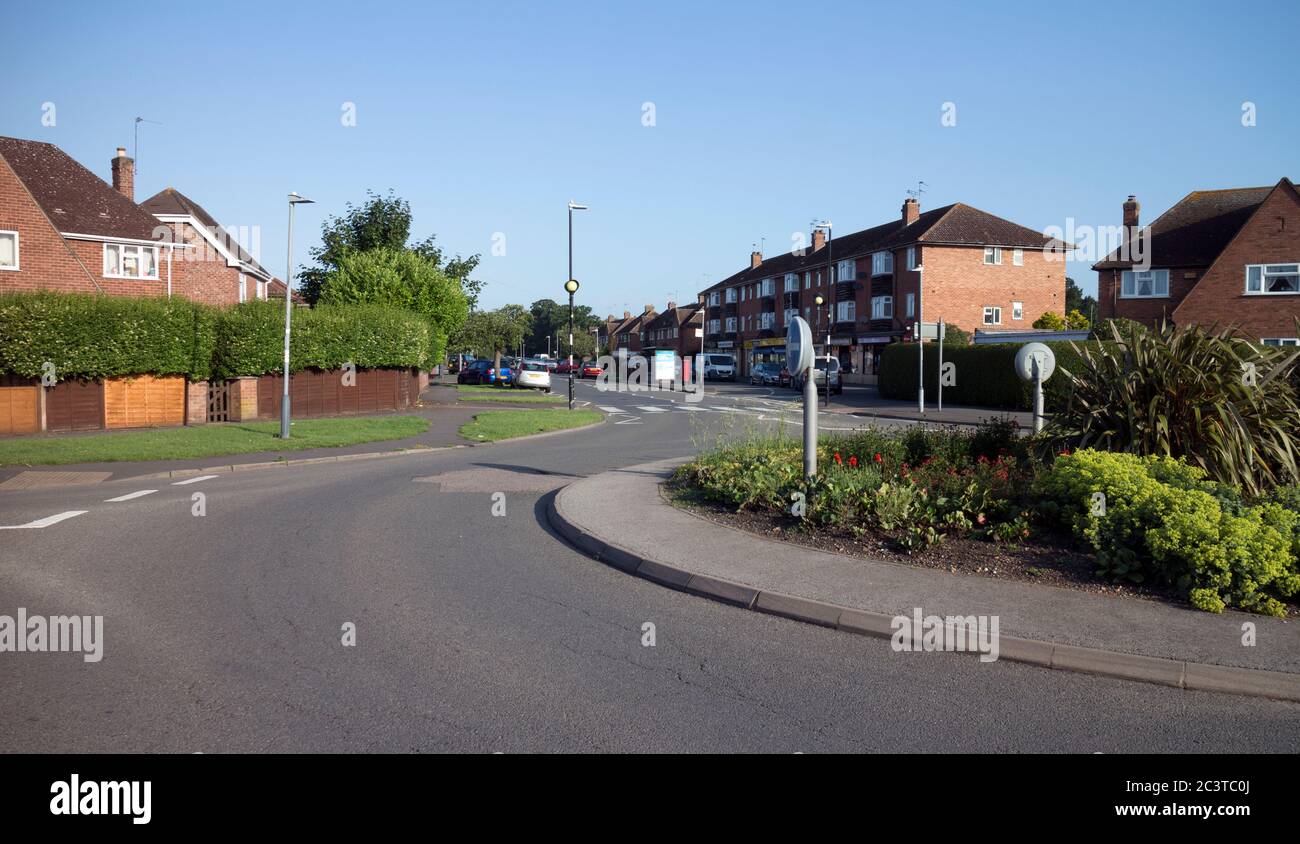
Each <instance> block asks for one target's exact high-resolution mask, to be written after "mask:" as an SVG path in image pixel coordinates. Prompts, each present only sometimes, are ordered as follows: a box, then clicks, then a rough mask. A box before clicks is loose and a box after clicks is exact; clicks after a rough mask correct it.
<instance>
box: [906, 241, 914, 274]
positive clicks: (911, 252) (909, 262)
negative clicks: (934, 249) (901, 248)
mask: <svg viewBox="0 0 1300 844" xmlns="http://www.w3.org/2000/svg"><path fill="white" fill-rule="evenodd" d="M907 268H908V269H909V270H914V269H916V247H915V246H909V247H907Z"/></svg>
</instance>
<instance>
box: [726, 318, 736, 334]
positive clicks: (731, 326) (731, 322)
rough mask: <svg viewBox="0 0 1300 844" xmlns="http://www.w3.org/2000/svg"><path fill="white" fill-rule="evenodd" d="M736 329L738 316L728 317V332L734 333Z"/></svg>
mask: <svg viewBox="0 0 1300 844" xmlns="http://www.w3.org/2000/svg"><path fill="white" fill-rule="evenodd" d="M735 330H736V318H735V317H734V316H729V317H727V333H732V332H734V331H735Z"/></svg>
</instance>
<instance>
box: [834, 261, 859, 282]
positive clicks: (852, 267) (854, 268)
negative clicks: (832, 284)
mask: <svg viewBox="0 0 1300 844" xmlns="http://www.w3.org/2000/svg"><path fill="white" fill-rule="evenodd" d="M857 277H858V262H857V261H855V260H853V259H852V258H849V259H848V260H845V261H840V262H839V263H838V264H836V266H835V280H836V281H854V280H856V279H857Z"/></svg>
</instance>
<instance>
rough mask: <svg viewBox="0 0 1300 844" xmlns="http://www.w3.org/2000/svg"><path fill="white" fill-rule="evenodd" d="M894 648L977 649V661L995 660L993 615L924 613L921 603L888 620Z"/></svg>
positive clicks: (903, 649) (909, 650)
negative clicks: (910, 612)
mask: <svg viewBox="0 0 1300 844" xmlns="http://www.w3.org/2000/svg"><path fill="white" fill-rule="evenodd" d="M890 627H891V628H892V629H893V631H894V635H893V636H892V637H891V638H890V647H892V648H893V649H894V650H895V651H900V652H901V651H908V652H912V651H926V652H930V651H957V652H963V653H978V654H979V655H980V662H997V660H998V653H999V645H998V642H999V637H998V617H997V616H996V615H949V616H939V615H924V614H923V612H922V610H921V608H920V607H916V608H915V609H913V610H912V615H911V616H910V617H909V616H906V615H896V616H894V619H893V621H891V622H890Z"/></svg>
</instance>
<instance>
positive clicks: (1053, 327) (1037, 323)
mask: <svg viewBox="0 0 1300 844" xmlns="http://www.w3.org/2000/svg"><path fill="white" fill-rule="evenodd" d="M1034 328H1038V329H1042V330H1045V331H1064V330H1065V319H1064V318H1063V317H1062V316H1061V315H1060V314H1058V313H1057V312H1056V311H1047V312H1046V313H1044V314H1043V315H1042V316H1040V317H1039V318H1038V319H1036V320H1034Z"/></svg>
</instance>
